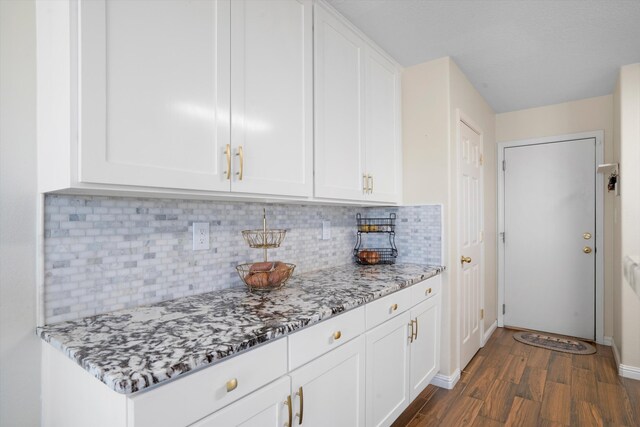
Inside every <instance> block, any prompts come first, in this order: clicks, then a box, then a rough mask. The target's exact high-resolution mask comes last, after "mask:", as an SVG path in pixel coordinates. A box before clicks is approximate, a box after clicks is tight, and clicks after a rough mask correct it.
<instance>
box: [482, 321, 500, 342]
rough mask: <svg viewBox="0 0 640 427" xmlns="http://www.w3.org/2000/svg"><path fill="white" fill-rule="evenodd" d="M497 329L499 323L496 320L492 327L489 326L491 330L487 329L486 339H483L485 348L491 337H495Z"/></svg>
mask: <svg viewBox="0 0 640 427" xmlns="http://www.w3.org/2000/svg"><path fill="white" fill-rule="evenodd" d="M497 328H498V321H497V320H495V321H494V322H493V323H492V324H491V326H489V329H487V332H485V333H484V337H483V339H482V347H484V345H485V344H486V343H487V341H489V338H491V335H493V333H494V332H495V331H496V329H497Z"/></svg>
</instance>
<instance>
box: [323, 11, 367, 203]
mask: <svg viewBox="0 0 640 427" xmlns="http://www.w3.org/2000/svg"><path fill="white" fill-rule="evenodd" d="M314 19H315V27H314V44H315V49H314V57H315V62H314V67H315V92H314V96H315V100H314V101H315V110H314V111H315V147H314V150H315V187H314V194H315V196H316V197H325V198H334V199H347V200H362V199H364V185H363V175H364V174H365V169H364V168H365V154H364V150H365V147H364V120H363V97H362V91H363V90H364V65H363V57H364V54H363V51H364V48H365V45H364V41H363V40H362V39H361V38H360V37H358V35H357V34H355V33H354V32H353V31H352V30H351V29H350V28H348V27H347V26H346V25H344V24H343V23H342V22H340V21H339V20H338V19H337V18H336V17H335V16H333V15H332V14H331V13H329V12H327V11H326V10H324V9H323V8H322V7H319V6H316V7H315V8H314Z"/></svg>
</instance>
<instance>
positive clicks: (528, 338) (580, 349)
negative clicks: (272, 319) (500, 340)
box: [513, 332, 596, 354]
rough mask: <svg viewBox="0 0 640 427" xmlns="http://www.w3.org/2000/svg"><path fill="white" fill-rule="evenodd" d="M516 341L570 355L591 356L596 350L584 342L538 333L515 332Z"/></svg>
mask: <svg viewBox="0 0 640 427" xmlns="http://www.w3.org/2000/svg"><path fill="white" fill-rule="evenodd" d="M513 338H514V339H515V340H516V341H520V342H521V343H524V344H529V345H533V346H535V347H542V348H546V349H548V350H555V351H562V352H564V353H571V354H593V353H595V352H596V348H595V347H594V346H592V345H591V344H588V343H586V342H584V341H578V340H576V339H572V338H566V337H556V336H553V335H547V334H542V333H538V332H516V333H515V334H513Z"/></svg>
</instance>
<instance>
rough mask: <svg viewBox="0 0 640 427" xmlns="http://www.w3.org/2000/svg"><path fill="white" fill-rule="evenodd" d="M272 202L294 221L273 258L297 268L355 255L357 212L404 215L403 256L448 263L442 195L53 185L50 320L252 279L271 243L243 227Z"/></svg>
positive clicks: (284, 220)
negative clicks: (251, 265) (437, 201)
mask: <svg viewBox="0 0 640 427" xmlns="http://www.w3.org/2000/svg"><path fill="white" fill-rule="evenodd" d="M263 208H266V210H267V222H268V225H269V227H270V228H286V229H287V230H288V232H287V236H286V238H285V240H284V242H283V244H282V246H281V247H280V248H278V249H274V250H271V251H269V258H270V259H273V260H276V259H281V260H284V261H287V262H293V263H295V264H296V265H297V268H296V273H302V272H307V271H312V270H317V269H322V268H328V267H331V266H336V265H341V264H345V263H349V262H352V250H353V246H354V244H355V236H356V226H355V215H356V214H357V213H362V214H363V216H375V215H385V216H386V215H388V214H389V213H391V212H395V213H396V214H397V215H398V220H397V227H396V245H397V247H398V250H399V257H398V261H399V262H415V263H422V264H440V263H441V256H440V251H441V249H440V247H441V242H440V235H441V207H440V206H438V205H428V206H410V207H395V208H360V207H351V206H316V205H312V206H309V205H293V204H265V203H248V202H213V201H197V200H173V199H142V198H118V197H99V196H69V195H47V196H46V197H45V221H44V226H45V229H44V237H45V240H44V249H45V283H44V304H45V307H44V310H45V323H47V324H50V323H56V322H61V321H65V320H72V319H77V318H81V317H86V316H90V315H94V314H99V313H103V312H107V311H113V310H118V309H122V308H129V307H134V306H138V305H143V304H150V303H154V302H159V301H163V300H168V299H174V298H178V297H181V296H186V295H192V294H199V293H204V292H209V291H212V290H216V289H223V288H227V287H231V286H244V285H242V283H241V282H240V279H239V278H238V276H237V274H236V272H235V266H236V265H237V264H240V263H244V262H251V261H256V260H261V259H262V251H260V250H256V249H250V248H249V247H248V246H247V245H246V244H245V242H244V240H243V239H242V235H241V231H242V230H246V229H254V228H261V227H262V209H263ZM322 221H331V239H330V240H322ZM194 222H209V224H210V249H209V250H203V251H193V250H191V248H192V242H191V238H192V236H191V227H192V224H193V223H194ZM367 237H369V236H367ZM371 237H372V238H375V236H373V235H371ZM378 237H379V236H378ZM294 274H295V273H294Z"/></svg>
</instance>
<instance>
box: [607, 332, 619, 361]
mask: <svg viewBox="0 0 640 427" xmlns="http://www.w3.org/2000/svg"><path fill="white" fill-rule="evenodd" d="M609 338H610V339H611V349H612V350H613V358H614V359H615V360H616V366H618V367H620V365H621V363H620V352H618V347H617V346H616V343H615V341H613V337H609Z"/></svg>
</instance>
